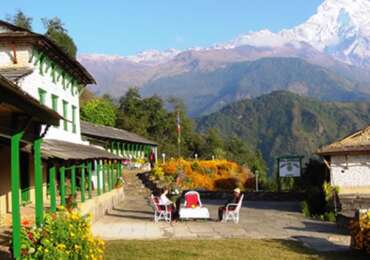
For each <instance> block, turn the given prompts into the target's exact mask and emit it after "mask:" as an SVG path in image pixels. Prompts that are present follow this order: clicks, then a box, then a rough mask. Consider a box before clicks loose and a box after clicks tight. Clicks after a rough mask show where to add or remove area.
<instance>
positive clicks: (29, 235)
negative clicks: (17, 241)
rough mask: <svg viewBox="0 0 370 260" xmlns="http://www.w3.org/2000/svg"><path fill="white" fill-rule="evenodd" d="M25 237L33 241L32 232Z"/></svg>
mask: <svg viewBox="0 0 370 260" xmlns="http://www.w3.org/2000/svg"><path fill="white" fill-rule="evenodd" d="M27 235H28V238H29V240H31V241H32V240H33V234H32V232H28V234H27Z"/></svg>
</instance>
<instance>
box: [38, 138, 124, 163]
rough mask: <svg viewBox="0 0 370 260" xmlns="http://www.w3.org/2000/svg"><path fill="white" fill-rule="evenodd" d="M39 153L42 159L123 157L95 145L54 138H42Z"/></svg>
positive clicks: (115, 158) (119, 158) (114, 158)
mask: <svg viewBox="0 0 370 260" xmlns="http://www.w3.org/2000/svg"><path fill="white" fill-rule="evenodd" d="M41 153H42V157H43V158H44V159H51V158H57V159H62V160H92V159H112V160H121V159H122V158H123V157H121V156H118V155H114V154H112V153H110V152H107V151H105V150H104V149H102V148H98V147H96V146H92V145H84V144H76V143H70V142H65V141H60V140H54V139H44V140H43V142H42V146H41Z"/></svg>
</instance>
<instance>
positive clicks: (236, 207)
mask: <svg viewBox="0 0 370 260" xmlns="http://www.w3.org/2000/svg"><path fill="white" fill-rule="evenodd" d="M243 198H244V194H242V195H241V196H240V199H239V201H238V203H229V204H227V205H226V207H225V209H224V212H223V216H222V222H224V223H226V222H228V221H229V220H231V221H234V223H235V224H238V223H239V212H240V208H241V207H242V203H243Z"/></svg>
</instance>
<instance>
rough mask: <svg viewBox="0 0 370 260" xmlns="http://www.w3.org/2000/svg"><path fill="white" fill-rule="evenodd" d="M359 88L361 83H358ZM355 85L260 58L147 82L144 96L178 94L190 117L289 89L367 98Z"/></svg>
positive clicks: (303, 66) (295, 62)
mask: <svg viewBox="0 0 370 260" xmlns="http://www.w3.org/2000/svg"><path fill="white" fill-rule="evenodd" d="M362 87H363V86H362ZM359 88H360V87H359V85H358V84H357V83H355V82H352V81H348V80H347V79H345V78H344V77H342V76H340V75H339V74H336V73H334V72H332V71H330V70H328V69H326V68H323V67H320V66H318V65H313V64H311V63H308V62H306V61H304V60H302V59H299V58H263V59H259V60H256V61H250V62H241V63H233V64H230V65H228V66H225V67H224V68H221V69H217V70H215V71H208V72H204V71H203V72H201V71H193V72H188V73H185V74H181V75H177V76H173V77H168V78H160V79H158V80H155V81H152V82H149V83H147V84H146V85H145V86H144V87H143V89H142V93H143V94H144V95H145V96H151V95H159V96H161V97H163V98H167V97H171V96H174V97H179V98H182V99H183V101H184V102H185V104H186V106H187V108H188V110H189V114H190V115H191V116H200V115H206V114H209V113H211V112H215V111H217V110H219V109H220V108H221V107H223V106H225V105H227V104H229V103H232V102H235V101H237V100H242V99H245V98H254V97H258V96H260V95H263V94H268V93H271V92H272V91H276V90H289V91H292V92H294V93H298V94H301V95H305V96H310V97H315V98H319V99H321V100H332V101H334V100H336V101H352V100H366V99H367V100H370V96H369V95H368V94H364V93H361V92H360V91H359Z"/></svg>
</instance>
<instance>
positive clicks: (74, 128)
mask: <svg viewBox="0 0 370 260" xmlns="http://www.w3.org/2000/svg"><path fill="white" fill-rule="evenodd" d="M76 109H77V108H76V107H75V106H72V132H73V133H76Z"/></svg>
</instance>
